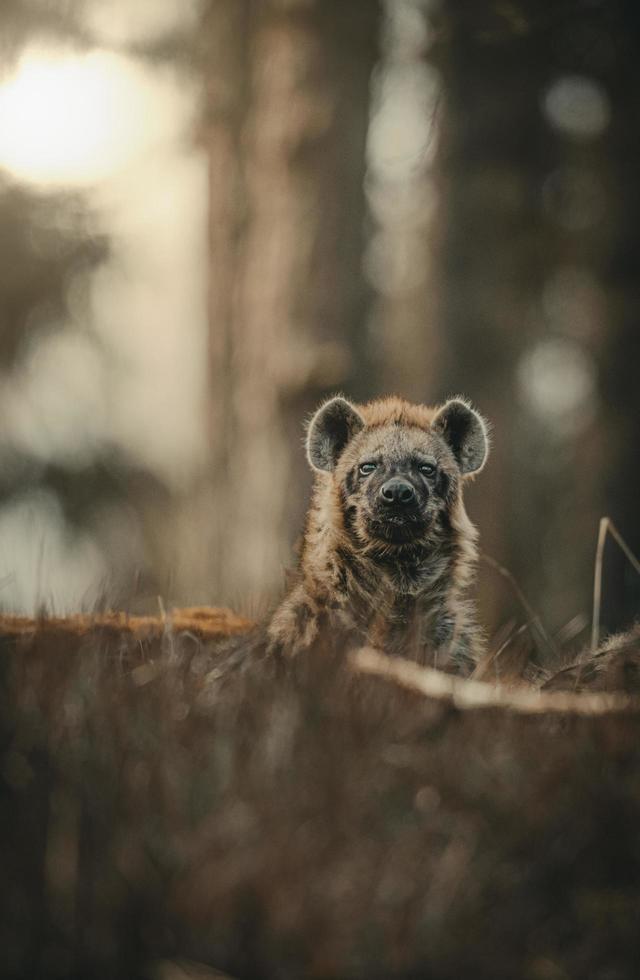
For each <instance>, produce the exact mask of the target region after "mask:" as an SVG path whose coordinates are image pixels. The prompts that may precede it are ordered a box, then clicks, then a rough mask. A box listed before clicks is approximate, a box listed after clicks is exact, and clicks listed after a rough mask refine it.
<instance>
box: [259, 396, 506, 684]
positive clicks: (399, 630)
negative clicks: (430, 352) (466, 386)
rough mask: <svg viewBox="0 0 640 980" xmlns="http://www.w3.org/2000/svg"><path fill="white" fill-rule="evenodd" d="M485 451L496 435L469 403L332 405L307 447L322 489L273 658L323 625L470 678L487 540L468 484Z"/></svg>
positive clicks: (275, 626) (274, 624)
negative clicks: (479, 563)
mask: <svg viewBox="0 0 640 980" xmlns="http://www.w3.org/2000/svg"><path fill="white" fill-rule="evenodd" d="M487 451H488V439H487V427H486V424H485V422H484V421H483V419H482V418H481V416H480V415H478V413H477V412H475V411H474V410H473V409H472V408H471V407H470V406H469V405H468V404H467V403H466V402H465V401H463V400H461V399H453V400H451V401H449V402H447V403H446V404H445V405H444V406H442V407H441V408H427V407H426V406H423V405H413V404H410V403H408V402H405V401H402V400H400V399H398V398H389V399H383V400H380V401H375V402H371V403H370V404H368V405H362V406H360V405H359V406H356V405H352V404H351V403H350V402H348V401H346V400H345V399H344V398H341V397H337V398H333V399H331V400H330V401H328V402H327V403H326V404H325V405H323V406H322V407H321V408H320V409H319V410H318V412H317V413H316V414H315V415H314V417H313V418H312V420H311V423H310V425H309V430H308V435H307V455H308V459H309V462H310V464H311V466H312V468H313V469H314V471H315V477H316V479H315V486H314V490H313V498H312V503H311V506H310V509H309V512H308V514H307V520H306V526H305V533H304V539H303V545H302V551H301V555H300V561H299V566H298V571H297V576H296V579H295V580H294V584H293V586H292V588H291V590H290V591H289V593H288V595H287V596H286V597H285V599H284V601H283V602H282V604H281V605H280V606H279V608H278V609H277V610H276V613H275V615H274V616H273V618H272V620H271V623H270V625H269V638H270V645H271V649H272V650H274V651H277V652H281V653H284V654H285V655H287V654H295V653H297V652H298V651H300V650H303V649H305V648H308V647H310V646H311V645H312V644H313V643H314V642H315V641H316V639H317V638H318V636H319V633H320V630H321V626H322V624H325V625H326V626H327V627H328V628H330V629H331V630H332V631H335V630H340V631H344V633H345V634H346V635H350V636H351V637H354V638H355V639H356V640H357V642H361V643H367V644H371V645H374V646H377V647H379V648H381V649H384V650H385V651H386V652H387V653H390V654H397V655H401V656H405V657H408V658H411V659H413V660H417V661H418V662H420V663H424V664H434V665H437V666H439V667H443V668H445V669H450V670H457V671H465V670H466V669H468V668H469V667H470V666H471V665H472V664H473V663H474V662H475V661H476V660H477V659H478V657H479V656H480V654H481V651H482V646H483V637H482V632H481V630H480V629H479V628H478V626H477V624H476V619H475V611H474V608H473V604H472V603H471V602H470V600H469V599H468V598H466V590H467V587H468V585H469V583H470V580H471V577H472V575H473V568H474V564H475V560H476V537H477V533H476V530H475V528H474V527H473V525H472V524H471V522H470V520H469V518H468V517H467V514H466V512H465V509H464V505H463V502H462V484H463V482H464V481H465V479H466V478H468V477H470V476H472V475H473V474H475V473H477V472H479V470H481V469H482V467H483V466H484V463H485V461H486V457H487Z"/></svg>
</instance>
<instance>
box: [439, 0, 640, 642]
mask: <svg viewBox="0 0 640 980" xmlns="http://www.w3.org/2000/svg"><path fill="white" fill-rule="evenodd" d="M614 6H615V5H614ZM605 7H606V5H588V6H587V5H585V4H582V3H575V4H565V5H563V6H562V7H561V8H560V7H558V8H555V7H552V6H551V5H539V4H537V3H534V2H533V0H522V2H513V3H508V4H503V3H497V2H496V3H490V4H482V5H474V4H471V3H463V2H460V0H447V2H445V3H444V5H443V7H442V11H441V14H440V16H439V18H438V21H437V25H436V26H437V30H438V44H437V45H436V47H435V49H434V61H435V62H436V63H437V64H438V66H439V68H440V70H441V73H442V79H443V89H444V108H443V114H442V139H441V145H440V153H439V165H440V173H441V190H442V210H441V226H442V237H441V250H440V253H439V254H440V261H441V268H442V288H441V292H440V301H441V317H442V323H443V331H444V334H445V337H446V338H447V350H448V355H449V359H450V367H449V370H448V371H447V370H445V371H444V372H443V377H444V379H445V383H446V384H447V385H448V384H449V380H450V379H451V378H455V379H456V386H457V387H460V388H462V389H463V390H464V391H465V392H466V393H467V394H469V395H470V396H471V397H472V398H473V399H474V401H476V402H477V404H478V405H479V406H480V408H481V409H482V410H483V411H484V412H485V413H486V414H487V415H488V417H489V418H490V419H491V421H492V423H493V425H494V452H493V458H492V460H491V462H490V466H489V467H488V469H487V471H486V472H485V473H484V474H483V476H482V481H483V493H482V494H479V495H477V497H476V498H475V500H474V503H475V513H474V516H475V518H476V519H477V520H478V522H479V523H480V525H481V527H482V532H483V534H482V546H483V549H484V550H485V551H486V552H488V553H489V554H490V555H493V556H494V557H495V558H497V559H498V560H499V561H501V562H502V563H504V565H506V566H507V567H508V568H510V569H511V571H512V572H513V573H514V575H515V576H516V578H517V580H518V582H519V584H520V585H521V587H522V589H523V591H524V592H525V594H526V595H527V596H528V598H529V599H530V601H531V602H532V604H533V605H534V606H537V607H539V608H540V609H541V611H542V613H543V615H544V616H545V617H546V619H547V621H548V622H549V623H550V625H551V626H552V627H553V628H554V629H558V628H560V627H562V626H563V624H565V623H567V621H569V620H570V619H571V618H572V617H573V616H574V615H575V614H582V616H583V617H584V622H585V624H586V619H587V618H588V616H589V614H590V597H591V580H592V574H593V554H594V548H595V539H596V533H597V524H598V517H599V515H600V514H601V513H602V511H603V508H604V507H606V506H607V502H608V501H609V500H611V498H610V497H608V496H607V495H606V494H605V492H604V484H605V475H604V474H605V472H606V470H607V468H608V467H609V466H612V465H613V466H617V465H618V462H616V461H615V460H614V459H613V456H612V445H611V426H610V423H611V421H612V420H611V418H610V416H609V415H608V414H607V411H606V410H605V409H603V403H604V400H605V399H604V397H603V396H604V395H605V392H604V391H603V386H602V367H603V365H604V364H606V363H607V359H608V353H607V349H608V347H610V346H611V345H612V344H614V343H615V330H613V329H612V320H613V319H614V317H613V313H612V301H611V296H610V295H609V294H608V293H607V287H608V286H609V282H608V269H609V265H610V261H611V255H612V249H613V245H614V228H615V224H614V220H613V217H612V213H613V210H614V208H613V205H614V203H615V200H614V199H615V194H614V193H613V192H612V189H611V188H612V173H611V170H612V168H611V164H610V162H609V160H608V158H607V157H606V156H605V149H606V147H605V146H604V144H603V141H602V140H600V139H598V135H599V134H597V133H591V134H588V133H587V134H585V133H584V132H583V133H578V136H576V135H575V133H571V132H570V131H569V124H568V123H567V122H566V109H565V110H564V111H565V117H564V121H563V117H561V116H560V117H558V112H557V110H555V112H556V118H555V121H554V108H553V104H550V103H549V101H548V100H549V98H550V97H551V96H552V95H553V94H554V93H555V96H559V94H560V93H561V92H564V95H565V97H566V94H567V92H570V91H574V93H575V89H574V90H570V89H567V88H565V89H562V87H561V86H560V88H554V86H557V85H558V84H559V83H564V82H565V81H566V80H567V79H568V80H569V81H570V82H571V81H572V80H573V81H575V79H576V78H578V83H577V84H578V89H579V91H580V92H582V94H583V96H584V98H591V99H593V98H594V96H593V95H592V94H590V93H591V88H589V85H591V84H592V83H594V82H595V84H596V86H598V87H599V86H600V85H604V86H605V90H606V86H607V84H608V82H607V78H606V76H607V71H608V70H610V68H607V64H608V62H607V61H606V58H605V55H604V53H603V50H604V48H606V47H607V45H608V44H609V43H610V41H611V37H612V36H611V33H610V31H609V30H607V24H606V23H605V22H606V21H607V20H608V17H609V13H608V11H607V10H605V9H604V8H605ZM603 30H604V31H605V36H604V37H603V38H601V40H602V43H599V38H600V32H601V31H603ZM585 80H586V83H585ZM585 84H586V87H585ZM580 86H582V87H581V88H580ZM635 91H637V88H636V89H634V96H633V98H635ZM598 92H599V88H598ZM630 92H631V90H629V95H628V96H627V98H628V99H629V100H630V99H631V98H632V96H631V94H630ZM585 93H586V94H585ZM596 94H598V93H596ZM556 105H557V102H556ZM565 106H566V103H565ZM561 108H562V107H561ZM569 111H570V112H574V116H573V117H572V118H573V119H574V122H575V118H576V116H575V113H576V112H578V115H579V111H580V110H579V108H578V110H576V109H575V106H574V107H573V108H571V105H570V106H569ZM569 123H571V120H569ZM579 123H580V120H579V119H578V122H577V123H575V124H576V125H578V124H579ZM563 126H564V129H563ZM630 128H632V126H631V118H630V117H628V116H627V118H626V132H627V133H628V132H629V129H630ZM634 160H635V157H634ZM627 162H628V161H627ZM634 166H635V164H629V167H630V169H629V171H628V172H629V174H631V173H632V172H634V169H633V168H634ZM636 172H637V171H636ZM633 397H634V398H635V397H636V396H635V394H634V395H633ZM618 400H619V401H622V398H621V397H620V393H619V395H618ZM626 407H628V408H631V406H630V405H628V406H625V408H626ZM632 417H633V416H632ZM614 455H615V454H614ZM636 456H637V453H636ZM618 461H619V459H618ZM623 492H624V491H623ZM627 493H628V491H627ZM496 501H499V502H500V506H499V507H496ZM567 501H570V504H569V505H567ZM563 502H564V503H563ZM473 509H474V508H472V510H473ZM636 526H637V518H636ZM496 586H498V587H496ZM481 600H482V605H483V608H484V613H485V619H486V620H487V621H488V623H489V624H490V626H491V627H492V628H496V627H497V626H499V625H500V624H501V622H504V620H505V619H506V618H508V617H509V616H510V615H514V614H516V613H517V615H518V618H519V619H520V620H522V619H523V618H524V616H523V613H522V610H518V608H517V604H514V602H513V601H512V597H510V596H509V595H508V593H506V592H505V589H504V588H503V587H502V586H501V585H500V583H499V582H496V580H495V577H494V575H493V574H492V573H491V572H490V571H489V570H488V569H483V572H482V590H481Z"/></svg>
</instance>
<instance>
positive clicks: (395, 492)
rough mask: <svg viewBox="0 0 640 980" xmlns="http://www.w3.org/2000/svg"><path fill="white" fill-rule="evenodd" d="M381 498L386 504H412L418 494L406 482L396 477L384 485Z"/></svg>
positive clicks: (381, 488)
mask: <svg viewBox="0 0 640 980" xmlns="http://www.w3.org/2000/svg"><path fill="white" fill-rule="evenodd" d="M380 496H381V497H382V499H383V500H384V502H385V504H411V503H413V501H414V500H415V499H416V492H415V490H414V489H413V487H412V486H411V484H410V483H407V481H406V480H400V479H398V477H394V478H393V479H391V480H387V482H386V483H383V484H382V486H381V487H380Z"/></svg>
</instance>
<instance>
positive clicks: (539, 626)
mask: <svg viewBox="0 0 640 980" xmlns="http://www.w3.org/2000/svg"><path fill="white" fill-rule="evenodd" d="M480 557H481V558H482V560H483V561H484V562H486V563H487V565H489V566H490V567H491V568H493V569H494V570H495V571H496V572H498V574H499V575H502V577H503V578H504V579H506V580H507V582H508V583H509V585H510V586H511V588H512V589H513V591H514V592H515V594H516V596H517V597H518V599H519V601H520V604H521V605H522V607H523V609H524V610H525V612H526V613H527V616H528V617H529V620H530V624H531V626H532V627H533V628H535V630H536V632H537V633H538V636H539V637H540V638H541V639H542V641H543V643H544V644H545V645H546V646H547V648H548V649H549V651H550V652H551V653H552V654H553V656H554V657H555V656H557V653H558V648H557V646H556V645H555V643H554V642H553V640H552V639H551V637H550V636H549V634H548V633H547V631H546V629H545V628H544V626H543V623H542V619H541V618H540V616H539V615H538V613H537V612H536V611H535V610H534V609H533V607H532V605H531V603H530V602H529V601H528V599H527V597H526V596H525V594H524V592H523V591H522V589H521V588H520V586H519V585H518V583H517V582H516V580H515V578H514V576H513V575H512V574H511V572H510V571H509V569H508V568H505V567H504V565H501V564H500V563H499V562H497V561H496V560H495V558H491V557H490V556H489V555H487V554H486V553H485V552H484V551H483V552H481V553H480Z"/></svg>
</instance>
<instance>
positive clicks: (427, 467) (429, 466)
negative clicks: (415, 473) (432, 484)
mask: <svg viewBox="0 0 640 980" xmlns="http://www.w3.org/2000/svg"><path fill="white" fill-rule="evenodd" d="M420 472H421V473H422V475H423V476H435V473H436V464H435V463H420Z"/></svg>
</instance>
